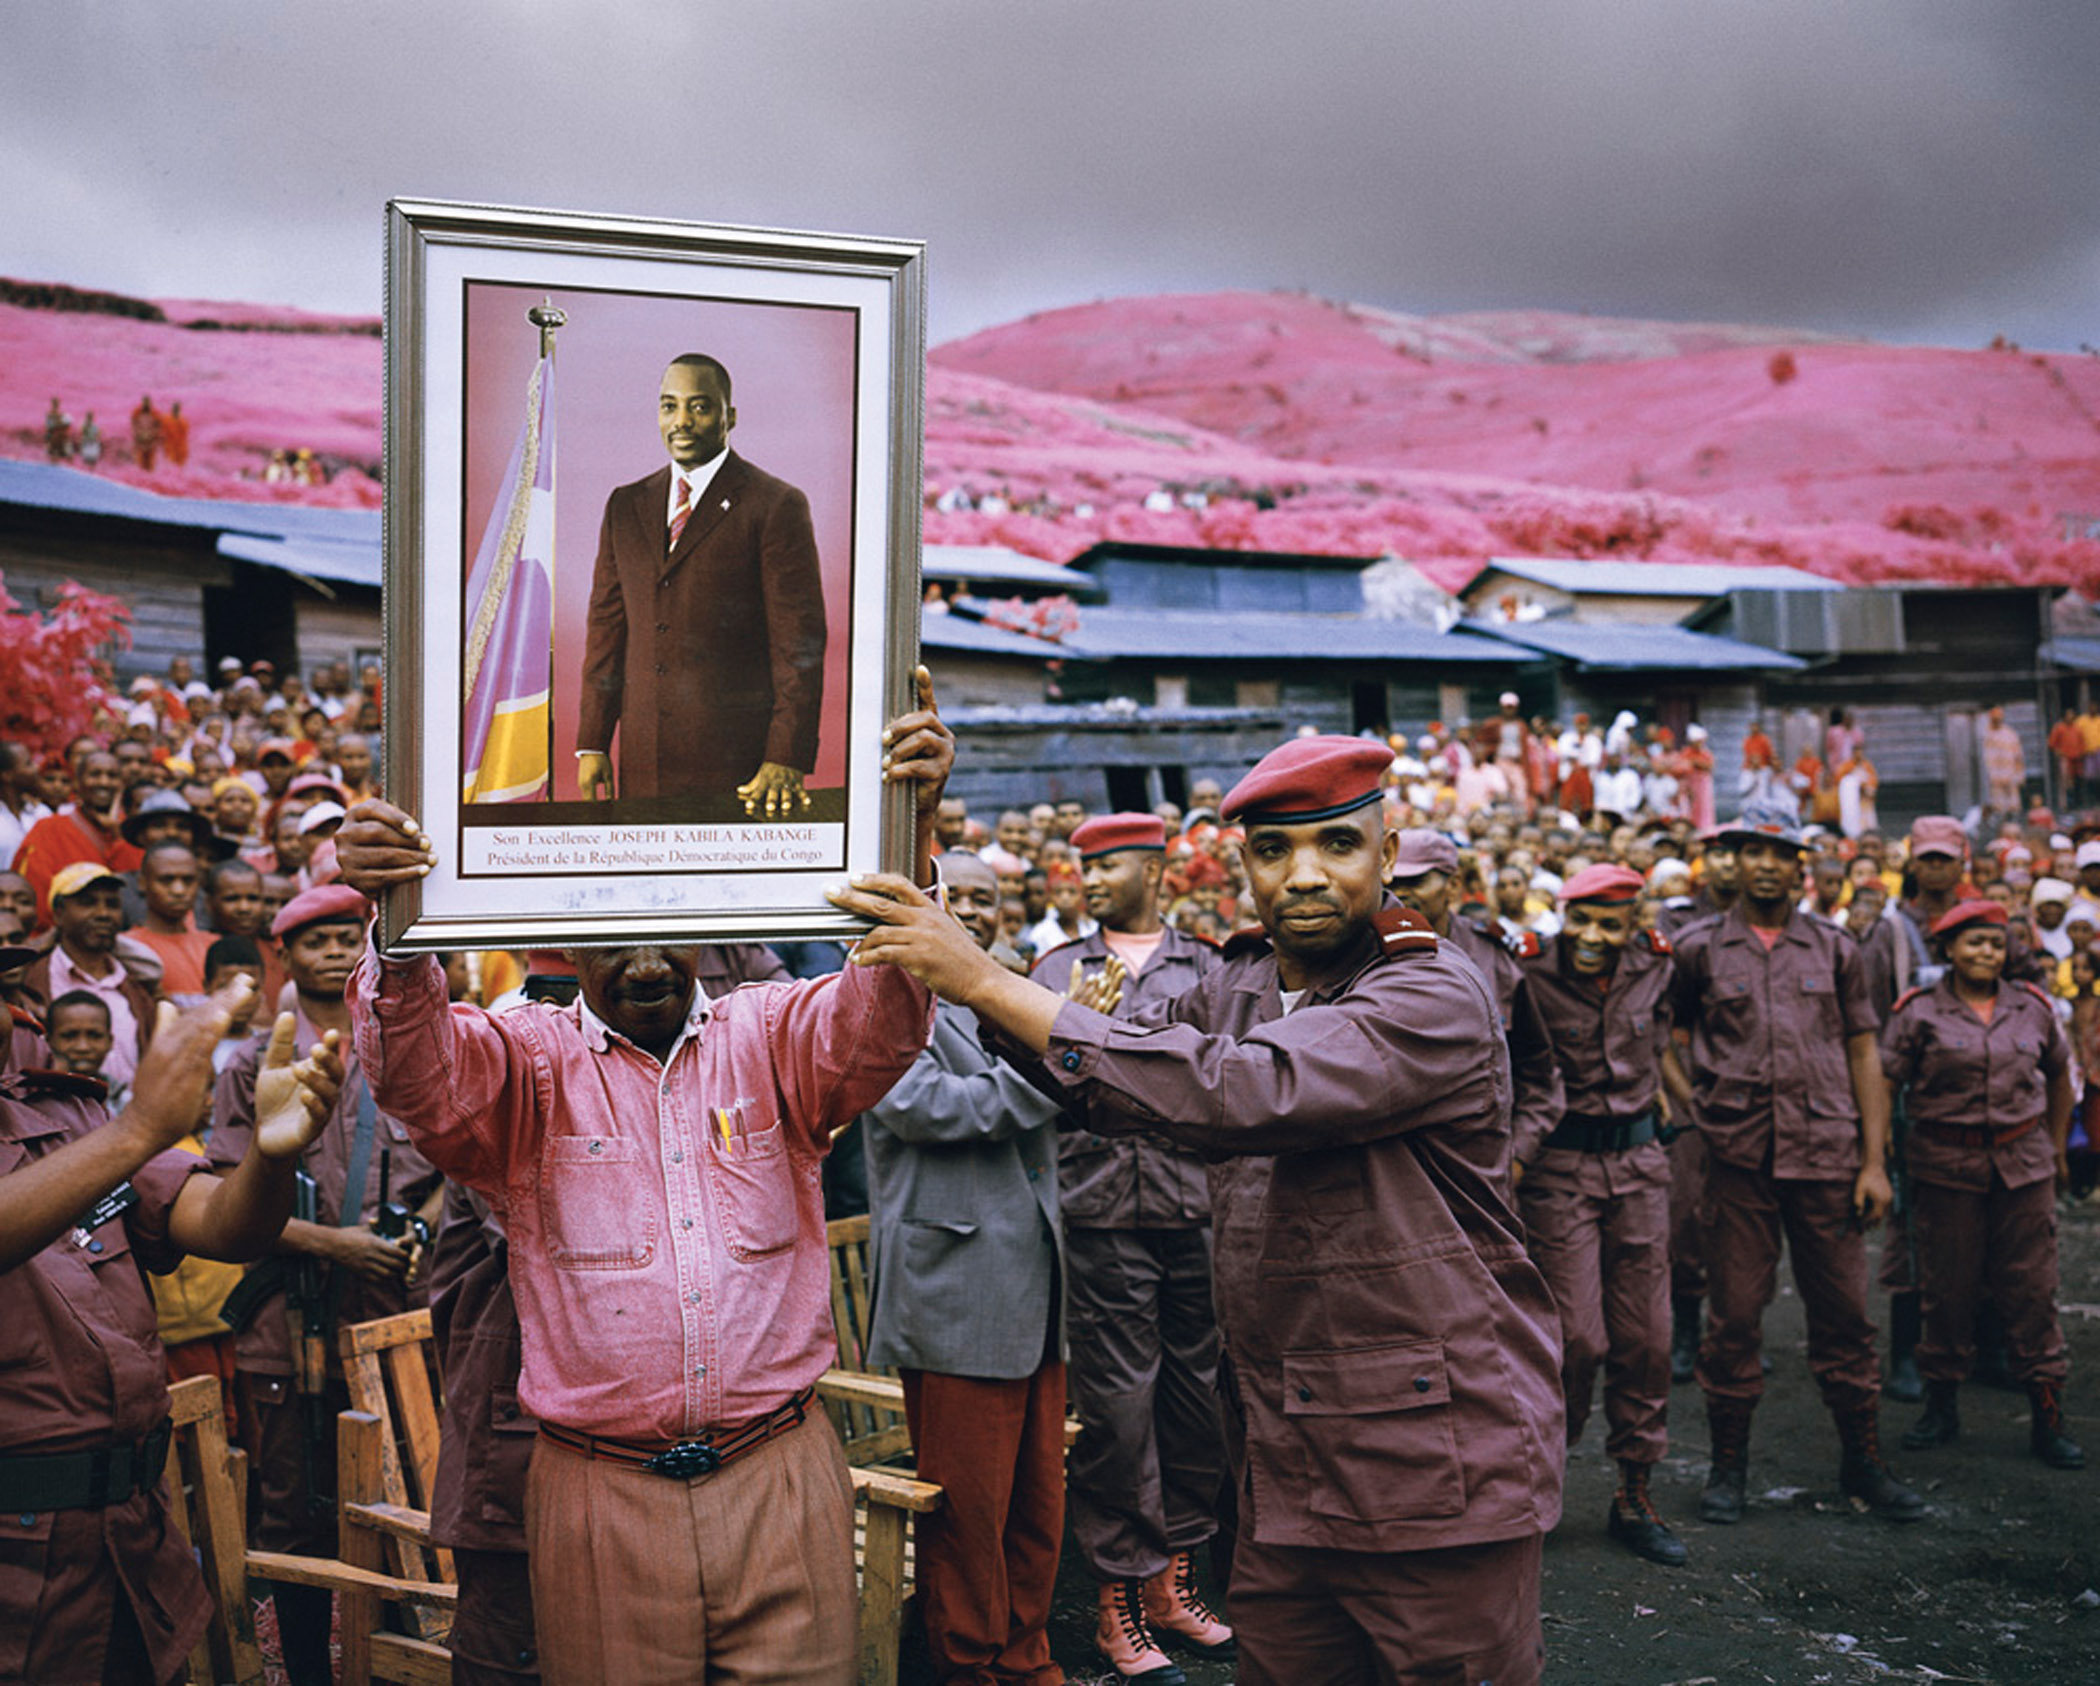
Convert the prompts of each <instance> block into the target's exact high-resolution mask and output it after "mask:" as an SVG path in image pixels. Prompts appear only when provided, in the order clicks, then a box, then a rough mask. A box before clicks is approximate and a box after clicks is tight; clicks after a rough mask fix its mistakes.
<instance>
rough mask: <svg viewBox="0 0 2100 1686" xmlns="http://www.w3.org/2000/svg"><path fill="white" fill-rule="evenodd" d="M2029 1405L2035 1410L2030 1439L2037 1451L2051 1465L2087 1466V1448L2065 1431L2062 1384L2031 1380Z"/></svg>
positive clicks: (2067, 1466) (2077, 1467)
mask: <svg viewBox="0 0 2100 1686" xmlns="http://www.w3.org/2000/svg"><path fill="white" fill-rule="evenodd" d="M2027 1407H2028V1409H2029V1410H2030V1411H2032V1412H2033V1413H2034V1422H2033V1426H2032V1429H2031V1431H2030V1438H2029V1441H2028V1444H2029V1445H2031V1446H2032V1447H2033V1448H2034V1455H2035V1456H2036V1457H2038V1458H2040V1459H2041V1460H2042V1462H2043V1463H2045V1464H2047V1465H2048V1466H2049V1467H2050V1468H2051V1469H2083V1468H2085V1449H2084V1448H2083V1447H2081V1446H2080V1445H2079V1444H2078V1442H2077V1441H2075V1440H2073V1439H2072V1438H2071V1437H2070V1436H2069V1435H2068V1434H2066V1433H2064V1391H2063V1384H2062V1383H2061V1382H2029V1383H2028V1384H2027Z"/></svg>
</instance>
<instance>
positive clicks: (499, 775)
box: [460, 304, 568, 802]
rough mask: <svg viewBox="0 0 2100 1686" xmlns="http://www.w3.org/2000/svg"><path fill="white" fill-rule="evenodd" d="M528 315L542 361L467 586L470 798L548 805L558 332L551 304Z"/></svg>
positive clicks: (560, 319)
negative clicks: (536, 801) (538, 341)
mask: <svg viewBox="0 0 2100 1686" xmlns="http://www.w3.org/2000/svg"><path fill="white" fill-rule="evenodd" d="M526 317H527V319H528V320H529V321H531V322H532V323H533V325H534V326H535V327H537V328H538V329H539V332H540V357H539V361H538V362H537V363H536V364H534V365H533V370H532V378H531V380H530V381H529V382H527V384H526V388H525V420H524V423H523V425H522V426H520V428H519V430H518V442H517V445H516V446H515V448H514V449H513V450H512V452H511V458H510V467H509V469H508V471H507V472H506V473H505V475H504V477H503V490H502V492H501V493H500V494H499V495H498V497H497V499H496V502H495V506H494V507H493V509H492V510H491V511H490V514H489V524H488V528H487V530H486V531H485V532H484V533H483V534H482V536H481V548H480V550H479V551H478V552H477V553H476V555H475V558H474V569H473V572H472V573H471V574H470V575H469V576H468V578H467V647H466V651H465V662H464V667H463V670H462V676H463V679H464V684H463V687H462V689H463V695H464V700H465V704H466V742H465V745H464V750H465V754H464V756H463V758H462V765H463V766H464V768H465V773H464V774H463V776H462V779H461V792H460V795H461V800H462V801H466V802H527V801H531V800H533V799H535V798H537V799H538V800H540V801H546V800H547V799H548V797H549V796H550V794H551V792H552V785H553V781H552V779H551V778H550V777H549V774H550V773H551V771H552V765H553V757H552V749H553V741H554V693H553V678H552V675H553V648H554V334H555V330H556V329H558V328H560V327H561V326H562V325H563V323H565V322H566V321H567V320H568V317H567V316H566V315H565V314H564V313H563V312H562V311H559V310H556V309H554V308H553V306H552V305H551V304H541V305H535V306H534V307H533V308H532V309H531V310H529V311H527V312H526Z"/></svg>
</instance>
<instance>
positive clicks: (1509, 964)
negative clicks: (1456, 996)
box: [1388, 828, 1562, 1139]
mask: <svg viewBox="0 0 2100 1686" xmlns="http://www.w3.org/2000/svg"><path fill="white" fill-rule="evenodd" d="M1457 875H1458V848H1457V845H1456V844H1454V843H1453V842H1452V841H1451V839H1450V838H1448V837H1446V836H1445V835H1444V834H1443V833H1442V832H1440V831H1428V830H1424V829H1420V828H1416V829H1413V830H1409V831H1403V832H1401V833H1400V840H1399V843H1398V845H1397V847H1396V852H1395V854H1394V857H1393V870H1392V873H1391V874H1390V876H1389V878H1388V882H1389V883H1390V884H1391V885H1392V887H1393V894H1394V895H1396V896H1398V897H1399V898H1400V900H1401V902H1402V904H1403V905H1405V906H1407V907H1411V908H1413V909H1414V911H1415V912H1417V913H1419V914H1420V915H1421V916H1422V917H1423V918H1424V919H1426V920H1427V921H1428V922H1429V926H1430V929H1431V930H1433V931H1435V932H1436V934H1437V936H1438V937H1439V938H1440V939H1442V940H1444V941H1447V942H1449V943H1450V944H1451V946H1452V947H1453V948H1455V949H1457V950H1458V952H1459V953H1461V954H1463V955H1464V956H1465V957H1466V958H1467V959H1468V960H1470V961H1472V962H1473V964H1474V966H1475V967H1476V968H1477V969H1478V970H1479V972H1480V975H1481V976H1482V977H1483V978H1485V979H1486V980H1487V984H1488V988H1489V989H1491V990H1492V991H1493V992H1494V996H1495V1005H1496V1006H1497V1007H1498V1008H1499V1009H1500V1010H1501V1014H1502V1033H1503V1035H1504V1036H1505V1037H1506V1038H1507V1039H1508V1042H1509V1066H1510V1089H1511V1102H1510V1120H1509V1122H1510V1131H1511V1133H1512V1135H1514V1136H1518V1137H1522V1138H1525V1139H1534V1138H1538V1137H1543V1136H1544V1135H1545V1134H1546V1132H1547V1131H1549V1130H1551V1129H1552V1128H1553V1127H1554V1125H1556V1124H1558V1123H1559V1122H1560V1115H1561V1099H1562V1098H1561V1089H1560V1073H1559V1072H1558V1071H1557V1070H1556V1069H1555V1068H1554V1064H1553V1042H1552V1039H1551V1038H1550V1037H1549V1036H1548V1034H1547V1032H1546V1025H1545V1021H1544V1020H1543V1019H1541V1018H1540V1017H1539V1010H1538V1007H1537V1006H1536V1004H1535V1003H1534V1002H1533V1001H1532V997H1531V987H1530V985H1529V984H1528V983H1527V982H1526V981H1525V975H1524V964H1523V963H1524V962H1525V961H1528V960H1532V959H1535V958H1536V957H1537V955H1538V952H1539V939H1538V938H1537V936H1535V935H1534V934H1533V933H1532V932H1530V931H1525V930H1520V929H1519V928H1517V927H1516V926H1514V925H1511V924H1509V923H1507V922H1506V921H1504V920H1501V919H1497V920H1495V921H1494V922H1493V923H1492V925H1491V926H1488V927H1482V926H1479V925H1475V924H1474V923H1473V922H1472V921H1471V920H1470V919H1461V918H1459V917H1458V915H1457V913H1456V911H1454V909H1455V899H1454V897H1453V894H1452V892H1453V890H1454V889H1455V888H1456V887H1457V883H1458V876H1457Z"/></svg>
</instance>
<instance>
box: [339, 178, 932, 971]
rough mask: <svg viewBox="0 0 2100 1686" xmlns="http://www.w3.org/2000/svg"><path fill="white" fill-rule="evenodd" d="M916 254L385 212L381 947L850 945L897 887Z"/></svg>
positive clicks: (914, 461) (908, 664) (849, 243)
mask: <svg viewBox="0 0 2100 1686" xmlns="http://www.w3.org/2000/svg"><path fill="white" fill-rule="evenodd" d="M924 264H925V249H924V247H923V245H921V244H920V243H919V242H916V241H904V240H883V239H865V238H858V237H847V236H835V235H815V234H795V233H785V232H780V231H775V230H763V229H744V228H729V227H721V226H715V225H707V224H697V223H682V222H668V221H660V220H652V219H641V218H620V217H603V216H589V215H580V214H572V213H565V212H547V211H522V210H508V209H501V208H495V207H489V206H477V205H461V204H443V203H437V202H433V201H422V200H405V199H401V200H394V201H392V202H391V203H390V204H389V205H388V207H387V298H386V392H387V418H386V513H385V533H386V567H385V624H386V762H385V773H386V785H387V790H388V794H389V797H390V799H391V800H393V801H395V802H396V803H398V804H399V805H400V806H402V807H404V808H406V809H408V810H409V811H410V812H411V813H413V814H415V815H416V816H417V818H418V819H419V820H420V822H421V823H422V824H423V826H424V827H425V829H426V830H427V831H428V832H429V834H430V835H431V837H432V839H433V841H434V842H435V843H436V845H437V853H438V864H437V867H436V869H435V870H434V871H433V872H432V873H431V874H430V876H429V877H428V878H426V879H424V880H423V881H422V882H421V883H419V884H418V885H416V886H414V887H412V888H411V889H408V890H404V891H400V892H396V893H395V894H393V895H392V896H390V897H389V898H388V900H387V903H386V905H385V906H384V907H382V909H381V913H380V934H381V939H382V941H384V942H386V943H387V944H388V945H390V946H392V947H396V948H402V949H425V950H430V949H449V948H474V947H502V948H525V947H570V946H591V945H598V944H609V943H631V942H640V941H669V940H679V941H709V940H714V941H732V940H737V941H744V940H763V939H767V938H779V939H790V938H792V939H810V938H819V937H843V936H850V935H852V934H855V933H856V932H857V930H858V926H857V925H856V924H855V922H853V921H851V920H847V919H845V918H843V917H842V916H841V915H839V914H838V913H837V912H836V911H835V910H833V909H832V908H831V907H830V906H829V904H827V903H826V902H825V901H824V899H823V892H824V890H825V889H826V888H828V887H830V886H832V885H834V884H837V883H838V882H839V881H840V880H841V879H842V878H843V877H846V876H848V875H852V874H857V873H862V872H871V871H876V870H903V869H904V868H905V865H906V863H907V861H908V857H909V848H910V838H911V814H910V811H909V799H908V798H903V799H900V798H898V797H897V796H896V795H895V794H893V793H892V792H890V791H888V790H887V789H886V788H885V787H884V785H883V782H882V777H881V733H882V723H883V721H884V720H886V719H887V718H889V717H890V716H891V715H893V714H895V713H898V712H900V711H902V710H903V709H906V708H908V707H910V706H911V700H910V698H911V690H910V674H911V669H912V667H913V665H914V663H915V662H916V661H917V659H918V595H919V588H918V567H919V509H920V482H921V472H922V469H921V463H922V451H923V422H922V413H923V399H924V369H925V308H924Z"/></svg>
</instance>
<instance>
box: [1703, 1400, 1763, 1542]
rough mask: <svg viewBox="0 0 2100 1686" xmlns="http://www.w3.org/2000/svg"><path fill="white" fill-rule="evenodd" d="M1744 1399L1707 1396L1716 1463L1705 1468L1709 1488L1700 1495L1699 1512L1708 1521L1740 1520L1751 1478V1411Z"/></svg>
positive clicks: (1708, 1419)
mask: <svg viewBox="0 0 2100 1686" xmlns="http://www.w3.org/2000/svg"><path fill="white" fill-rule="evenodd" d="M1754 1409H1755V1407H1754V1406H1752V1405H1750V1404H1749V1403H1748V1402H1747V1401H1745V1400H1741V1399H1711V1398H1710V1399H1708V1400H1707V1402H1706V1430H1707V1434H1708V1436H1709V1437H1710V1438H1711V1440H1712V1441H1713V1466H1712V1467H1711V1468H1710V1469H1708V1470H1707V1472H1706V1491H1705V1492H1704V1493H1702V1494H1700V1495H1699V1515H1700V1517H1701V1518H1702V1519H1703V1520H1705V1521H1708V1522H1740V1521H1742V1519H1743V1506H1744V1504H1745V1502H1746V1499H1747V1495H1746V1488H1747V1486H1748V1484H1749V1480H1750V1413H1751V1411H1752V1410H1754Z"/></svg>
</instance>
